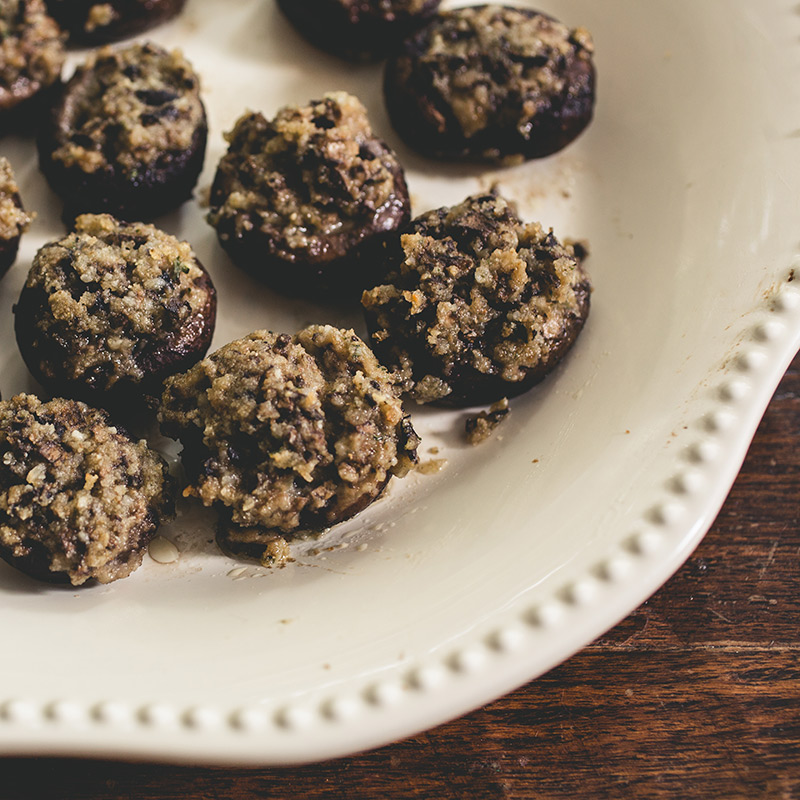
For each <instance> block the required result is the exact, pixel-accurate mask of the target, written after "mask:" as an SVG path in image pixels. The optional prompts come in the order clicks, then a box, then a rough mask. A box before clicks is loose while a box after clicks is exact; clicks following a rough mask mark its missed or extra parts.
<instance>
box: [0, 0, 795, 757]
mask: <svg viewBox="0 0 800 800" xmlns="http://www.w3.org/2000/svg"><path fill="white" fill-rule="evenodd" d="M540 6H541V8H542V10H545V11H547V12H549V13H551V14H554V15H555V16H557V17H560V18H562V19H564V20H565V21H566V22H568V23H570V24H574V25H577V24H580V25H584V26H586V27H588V28H589V29H590V30H592V32H593V33H594V36H595V39H596V45H597V65H598V72H599V103H598V109H597V116H596V119H595V121H594V123H593V124H592V126H591V128H590V129H589V131H588V132H587V133H586V134H585V135H584V136H583V137H581V138H580V140H579V141H578V142H576V143H575V144H574V145H573V146H571V147H569V148H568V149H567V150H566V151H565V152H563V153H561V154H559V155H557V156H555V157H552V158H550V159H547V160H544V161H541V162H538V163H528V164H524V165H522V166H520V167H517V168H513V169H503V170H489V171H486V170H481V169H477V168H461V167H455V166H447V165H442V164H437V163H435V162H431V161H426V160H423V159H421V158H419V157H417V156H415V155H414V154H412V153H411V152H409V151H408V150H407V149H406V148H404V147H403V146H402V145H401V144H400V142H399V141H398V140H397V138H396V137H395V135H394V134H393V132H392V130H391V128H390V126H389V124H388V121H387V118H386V116H385V113H384V110H383V106H382V101H381V94H380V70H379V68H377V67H367V66H364V67H362V66H358V67H357V66H348V65H346V64H343V63H341V62H339V61H336V60H335V59H333V58H330V57H327V56H325V55H324V54H321V53H319V52H317V51H315V50H314V49H313V48H312V47H311V46H309V45H307V44H306V43H305V42H304V41H303V40H302V39H301V38H299V37H298V36H297V35H296V34H295V33H294V32H293V31H292V29H291V28H290V27H289V26H288V25H287V23H286V22H285V21H284V20H283V19H282V18H281V17H280V15H279V14H278V12H277V11H276V9H275V7H274V4H273V3H272V2H270V0H230V2H225V3H222V2H219V0H191V1H190V2H189V4H188V7H187V10H186V12H185V14H184V15H183V16H182V17H181V18H180V19H179V20H178V21H175V22H173V23H171V24H169V25H167V26H165V27H163V28H160V29H158V30H156V31H154V32H153V33H152V34H151V36H152V38H153V39H154V40H156V41H159V42H162V43H165V44H167V45H179V46H181V47H183V48H184V49H185V51H186V52H187V54H188V55H189V57H190V58H191V59H192V61H193V62H194V63H195V65H196V67H197V68H198V70H199V72H200V73H201V75H202V77H203V82H204V86H205V97H206V100H207V103H208V107H209V111H210V122H211V137H210V148H209V153H208V158H207V163H206V170H205V172H204V174H203V177H202V179H201V182H200V186H199V188H198V193H197V194H198V196H201V195H202V193H203V189H207V187H208V185H209V184H210V181H211V178H212V176H213V172H214V168H215V165H216V162H217V160H218V158H219V156H220V155H221V153H222V152H223V147H224V144H223V139H222V132H223V131H224V130H227V129H230V127H231V126H232V123H233V121H234V119H235V118H236V117H237V116H238V115H239V114H240V113H241V112H242V111H243V110H244V109H245V108H253V109H259V110H263V111H265V112H267V113H268V114H271V113H273V112H274V111H275V110H276V109H277V108H278V107H279V106H280V105H282V104H285V103H289V102H304V101H306V100H308V99H310V98H311V97H316V96H319V95H320V93H321V92H323V91H326V90H332V89H339V88H344V89H348V90H350V91H352V92H354V93H356V94H358V95H359V96H360V97H361V98H362V99H363V100H364V102H365V103H366V104H367V106H368V108H369V110H370V113H371V116H372V119H373V121H374V125H375V127H376V129H377V130H378V131H379V133H380V134H382V135H383V136H384V137H385V138H386V139H387V140H388V141H389V142H390V143H391V144H392V145H393V146H395V147H396V148H397V150H398V152H399V154H400V157H401V160H402V161H403V162H404V163H405V164H406V165H407V168H408V177H409V184H410V187H411V191H412V196H413V202H414V210H415V212H417V213H418V212H421V211H423V210H426V209H428V208H430V207H433V206H435V205H439V204H442V203H454V202H457V201H459V200H461V199H463V197H465V196H466V195H467V194H468V193H470V192H473V191H475V190H477V189H479V188H480V187H484V188H485V187H487V186H489V185H491V184H492V183H494V182H498V183H499V185H500V187H501V189H502V191H503V192H505V193H506V194H507V195H509V196H511V197H513V198H514V199H516V200H517V201H518V202H519V205H520V208H521V211H522V213H523V215H524V216H525V217H528V218H538V219H540V220H542V221H543V222H545V223H546V224H552V225H553V226H554V227H555V228H556V232H557V233H558V234H559V235H561V236H570V237H576V238H585V239H587V240H588V241H589V242H590V245H591V253H592V254H591V257H590V260H589V262H588V268H589V270H590V272H591V275H592V278H593V281H594V284H595V293H594V295H593V300H592V313H591V316H590V319H589V322H588V325H587V327H586V329H585V331H584V333H583V334H582V336H581V338H580V340H579V342H578V344H577V346H576V347H575V349H574V351H573V352H572V354H571V355H570V356H569V358H568V359H567V361H566V362H565V363H564V364H563V365H562V367H561V368H560V369H559V370H558V371H557V372H556V374H554V375H552V376H551V377H550V378H549V379H548V380H547V381H546V382H545V383H544V384H543V385H541V386H540V387H538V388H536V389H534V390H533V391H532V392H530V393H529V394H527V395H526V396H524V397H521V398H519V399H517V400H515V401H513V403H512V413H511V416H510V418H509V420H508V421H507V422H505V423H504V425H503V426H502V427H501V429H500V430H499V432H498V435H497V436H496V438H495V439H493V440H492V441H490V442H488V443H486V444H483V445H481V446H480V447H479V448H474V449H471V448H469V447H468V446H466V445H464V444H463V443H462V441H461V438H460V429H461V425H462V422H463V414H462V413H461V412H443V411H432V410H427V409H424V410H420V409H414V410H413V418H414V422H415V424H416V426H417V428H418V430H419V431H420V433H421V434H422V436H423V439H424V444H423V449H422V452H423V454H425V456H426V457H430V456H429V453H428V450H429V448H431V447H434V446H435V447H438V448H439V449H440V452H439V453H438V454H437V455H436V456H435V457H436V458H444V459H446V460H447V464H446V466H445V468H444V469H443V470H442V471H441V472H440V473H438V474H435V475H428V476H425V475H415V476H413V477H411V478H410V479H408V480H406V481H404V482H397V481H396V482H395V483H394V484H393V485H392V487H391V490H390V491H389V492H388V494H387V496H386V497H385V498H384V499H382V500H380V501H379V502H378V503H376V504H375V505H374V506H373V507H372V508H370V509H369V510H368V511H367V512H366V513H364V514H363V515H361V516H360V517H359V518H357V519H355V520H352V521H351V522H350V523H347V524H345V525H344V526H340V527H339V528H336V529H334V530H333V531H331V532H330V534H329V535H328V536H327V537H326V538H324V539H322V540H320V541H317V542H301V543H299V544H298V545H297V546H296V547H295V556H296V558H297V561H296V562H295V563H294V564H292V565H290V566H289V567H287V568H285V569H282V570H275V571H268V570H264V569H260V568H254V567H246V568H244V569H242V567H241V565H239V564H237V563H236V562H234V561H231V560H230V559H227V558H225V557H223V556H222V555H220V554H219V553H217V552H216V551H215V549H214V547H213V546H211V545H210V544H209V543H208V540H209V539H210V538H211V525H212V519H211V517H210V516H209V515H207V514H206V513H205V512H203V511H202V510H199V509H196V508H184V509H183V510H182V514H181V516H180V517H179V519H178V521H177V522H176V523H175V524H174V525H173V526H171V527H170V528H168V529H167V530H166V531H165V535H167V536H168V537H170V538H172V539H173V540H175V541H176V542H177V543H178V545H179V546H180V548H181V551H182V552H181V556H180V558H179V560H178V561H177V562H176V563H174V564H171V565H161V564H158V563H156V562H154V561H152V560H150V559H145V564H144V565H143V567H142V568H141V569H140V570H139V571H138V572H137V573H136V574H134V575H133V576H132V577H131V578H130V579H128V580H125V581H121V582H119V583H118V584H116V585H111V586H108V587H94V588H89V589H82V590H79V591H78V590H63V589H62V590H58V589H53V588H47V587H44V586H41V585H38V584H35V583H33V582H32V581H29V580H28V579H27V578H25V577H23V576H20V575H18V574H17V573H15V572H14V571H13V570H12V569H11V568H8V567H6V566H5V565H3V566H2V567H0V630H2V660H0V687H1V688H0V753H2V754H13V753H27V754H44V753H53V754H55V753H57V754H72V755H94V756H98V755H100V756H123V757H141V758H152V759H161V760H174V761H182V762H204V763H208V762H212V763H241V764H277V763H292V762H303V761H310V760H315V759H322V758H326V757H331V756H337V755H342V754H346V753H350V752H353V751H356V750H358V749H362V748H368V747H373V746H377V745H380V744H382V743H385V742H389V741H391V740H393V739H396V738H398V737H403V736H407V735H409V734H413V733H415V732H417V731H420V730H422V729H424V728H426V727H429V726H432V725H435V724H437V723H440V722H443V721H444V720H447V719H449V718H452V717H453V716H456V715H459V714H462V713H464V712H466V711H468V710H469V709H472V708H474V707H476V706H480V705H482V704H484V703H486V702H488V701H490V700H492V699H493V698H496V697H497V696H499V695H501V694H503V693H505V692H508V691H509V690H511V689H513V688H514V687H516V686H518V685H520V684H522V683H524V682H525V681H528V680H530V679H531V678H534V677H535V676H537V675H539V674H541V673H542V672H544V671H545V670H547V669H549V668H550V667H552V666H553V665H555V664H557V663H558V662H559V661H561V660H562V659H564V658H566V657H568V656H569V655H570V654H572V653H574V652H575V651H576V650H578V649H579V648H580V647H582V646H583V645H585V644H587V643H588V642H589V641H591V640H592V639H593V638H594V637H595V636H597V635H598V634H600V633H601V632H602V631H604V630H606V629H607V628H609V627H610V626H612V625H613V624H614V623H615V622H617V621H618V620H619V619H620V618H622V617H623V616H624V615H626V614H627V613H628V612H629V611H631V610H632V609H633V608H635V607H636V606H637V605H638V604H639V603H641V602H642V601H643V600H644V599H645V598H646V597H647V596H648V595H650V594H651V593H652V592H653V591H655V590H656V589H657V588H658V586H659V585H660V584H661V583H662V582H663V581H664V580H666V578H667V577H668V576H669V575H670V574H671V573H672V572H673V571H674V570H675V569H676V568H677V567H678V566H679V565H680V564H681V563H682V562H683V561H684V559H685V558H686V557H687V556H688V554H689V553H690V552H691V550H692V549H693V548H694V547H695V546H696V544H697V543H698V541H699V540H700V538H701V537H702V536H703V534H704V533H705V531H706V530H707V529H708V527H709V526H710V524H711V522H712V520H713V518H714V516H715V514H716V513H717V510H718V509H719V506H720V505H721V503H722V501H723V499H724V497H725V495H726V494H727V492H728V489H729V487H730V485H731V483H732V482H733V479H734V477H735V475H736V473H737V471H738V468H739V465H740V463H741V460H742V458H743V456H744V453H745V451H746V448H747V446H748V443H749V441H750V439H751V437H752V435H753V433H754V431H755V428H756V425H757V423H758V421H759V419H760V417H761V414H762V413H763V410H764V408H765V407H766V404H767V402H768V401H769V398H770V396H771V394H772V392H773V390H774V388H775V386H776V385H777V382H778V380H779V378H780V376H781V375H782V373H783V371H784V370H785V368H786V366H787V364H788V362H789V361H790V359H791V357H792V356H793V354H794V353H795V351H796V349H797V348H798V345H800V278H799V279H798V280H796V281H794V282H792V278H793V277H794V276H795V272H793V270H798V272H797V274H798V275H800V262H798V260H797V249H798V243H799V242H800V233H799V232H798V224H797V221H798V219H800V208H798V196H799V195H798V187H799V186H800V157H798V146H799V145H798V136H800V81H798V80H797V78H798V75H799V74H800V72H799V71H798V67H799V66H800V64H799V63H798V62H799V61H800V48H799V47H798V44H797V42H798V40H800V16H799V15H798V10H797V4H796V1H795V0H772V1H771V2H766V1H765V2H762V3H758V4H756V3H752V2H750V0H704V2H702V3H698V2H695V0H663V2H655V1H654V2H648V3H642V2H639V0H605V2H603V3H597V2H595V0H570V2H563V1H562V0H542V2H541V4H540ZM0 149H1V150H2V151H3V152H4V153H6V154H7V155H8V156H9V157H10V158H11V160H12V162H13V164H14V166H15V168H16V170H17V171H18V175H19V177H20V179H21V185H22V190H23V193H24V197H25V199H26V201H27V204H28V206H29V207H30V208H33V209H36V210H37V211H38V212H39V218H38V220H37V222H36V224H35V225H34V227H33V229H32V231H31V232H30V233H29V234H28V235H27V237H26V238H25V240H24V246H23V248H22V252H21V256H20V259H19V261H18V263H17V264H16V266H15V267H14V268H13V270H12V271H11V272H10V273H9V275H8V276H7V277H6V278H4V279H3V281H2V282H1V283H0V304H1V305H0V307H2V308H4V309H6V311H5V313H4V314H3V316H2V323H1V325H2V328H1V329H0V336H1V337H2V343H3V347H2V355H0V359H1V361H0V366H1V367H2V369H1V370H0V388H1V389H2V392H3V395H4V396H6V397H8V396H10V395H11V394H13V393H16V392H18V391H22V390H31V389H35V388H36V387H35V385H34V384H33V383H32V382H31V380H30V378H29V377H28V376H27V374H26V372H25V369H24V367H23V365H22V363H21V361H20V358H19V356H18V355H17V352H16V346H15V344H14V339H13V334H12V322H11V314H10V308H11V305H12V303H13V302H14V300H15V299H16V297H17V295H18V292H19V289H20V287H21V285H22V282H23V279H24V274H25V272H26V269H27V265H28V264H29V263H30V259H31V257H32V255H33V253H34V251H35V249H36V248H37V247H39V246H40V245H41V244H42V243H43V242H44V241H45V240H47V239H49V238H52V237H54V236H57V235H59V233H60V229H59V225H58V223H57V218H58V217H57V214H58V205H57V203H55V202H54V199H53V197H52V195H51V194H50V192H49V190H48V189H47V188H46V186H45V184H44V182H43V180H42V178H41V177H40V175H39V174H38V172H37V168H36V164H35V159H34V156H33V148H32V146H31V144H30V143H28V142H22V141H18V140H14V139H8V138H6V139H3V140H2V141H0ZM203 213H204V212H203V210H202V209H201V207H200V206H199V204H198V203H196V202H193V203H188V204H186V205H185V206H184V207H183V208H182V209H181V210H180V211H179V212H176V213H175V214H173V215H170V216H169V217H166V218H164V219H162V220H160V224H161V225H162V226H163V227H164V228H166V229H167V230H169V231H171V232H175V233H177V234H179V235H181V236H183V237H185V238H187V239H188V240H190V241H191V242H192V243H193V244H194V246H195V248H196V250H197V251H198V253H199V255H200V257H201V258H202V260H203V261H204V262H205V263H206V265H208V266H209V268H210V271H211V272H212V275H213V277H214V280H215V282H216V284H217V286H218V289H219V299H220V324H219V326H218V330H217V334H216V337H215V346H218V345H221V344H222V343H224V342H226V341H228V340H230V339H232V338H234V337H236V336H239V335H242V334H246V333H248V332H249V331H250V330H252V329H255V328H260V327H265V326H266V327H271V328H273V329H277V330H285V331H293V330H295V329H296V328H297V327H298V326H300V325H302V324H304V323H306V322H309V321H321V322H334V323H340V324H355V325H356V326H357V327H358V328H359V329H360V328H361V324H360V321H359V318H358V315H357V314H355V313H350V314H345V313H342V312H341V311H338V310H336V309H332V308H320V307H315V306H313V305H310V304H308V305H306V304H302V303H288V302H287V301H285V300H283V299H282V298H280V297H279V296H277V295H275V294H273V293H271V292H270V291H268V290H267V289H264V288H262V287H260V286H258V285H256V284H255V283H254V282H252V281H251V280H249V279H248V278H246V277H245V276H243V275H242V274H241V273H239V272H238V271H237V270H236V269H234V268H233V267H232V266H231V265H230V263H229V262H228V260H227V259H226V258H225V256H224V255H223V254H222V252H221V250H220V249H219V247H218V246H217V244H216V241H215V236H214V234H213V231H212V230H211V229H210V228H209V227H208V226H207V225H206V224H205V222H204V221H203ZM161 444H162V445H164V446H165V447H166V452H168V454H171V455H172V456H173V457H174V454H175V449H174V448H173V449H171V450H170V449H169V444H168V443H166V442H162V443H161ZM315 550H318V551H319V552H315ZM533 724H535V722H534V723H533Z"/></svg>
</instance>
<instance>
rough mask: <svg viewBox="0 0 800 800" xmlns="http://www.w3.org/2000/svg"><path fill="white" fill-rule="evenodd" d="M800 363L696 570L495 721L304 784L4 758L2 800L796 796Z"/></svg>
mask: <svg viewBox="0 0 800 800" xmlns="http://www.w3.org/2000/svg"><path fill="white" fill-rule="evenodd" d="M799 501H800V357H798V358H796V359H795V361H794V363H793V364H792V366H791V367H790V369H789V371H788V373H787V374H786V376H785V377H784V379H783V381H782V383H781V385H780V387H779V388H778V391H777V392H776V394H775V397H774V398H773V400H772V403H771V404H770V407H769V409H768V410H767V413H766V415H765V417H764V419H763V421H762V423H761V426H760V427H759V430H758V433H757V434H756V437H755V440H754V442H753V445H752V447H751V448H750V452H749V454H748V456H747V459H746V461H745V463H744V466H743V467H742V471H741V474H740V475H739V477H738V479H737V481H736V484H735V485H734V487H733V489H732V491H731V494H730V497H729V498H728V500H727V502H726V503H725V506H724V507H723V509H722V511H721V513H720V515H719V518H718V519H717V521H716V522H715V523H714V526H713V527H712V529H711V531H710V532H709V534H708V536H707V537H706V538H705V540H704V541H703V542H702V543H701V545H700V546H699V547H698V549H697V551H696V552H695V553H694V555H692V557H691V558H690V559H689V561H688V562H687V563H686V564H685V565H684V566H683V567H682V568H681V570H680V571H679V572H678V573H677V574H676V575H675V576H674V577H673V578H672V579H671V580H670V581H669V582H668V583H667V584H666V586H664V588H662V589H661V591H659V592H658V593H657V594H656V595H655V596H654V597H653V598H651V599H650V600H649V601H648V602H647V603H645V604H644V605H643V606H642V607H641V608H639V609H637V610H636V611H634V612H633V614H631V615H630V616H629V617H628V618H627V619H626V620H624V621H623V622H622V623H620V624H619V625H618V626H617V627H616V628H614V629H613V630H612V631H610V632H609V633H607V634H606V635H605V636H603V637H601V638H600V639H598V640H597V641H596V642H594V643H592V644H591V645H589V646H588V647H587V648H586V649H585V650H583V651H582V652H581V653H578V654H577V655H576V656H574V657H573V658H571V659H570V660H569V661H567V662H566V663H565V664H562V665H561V666H559V667H557V668H556V669H554V670H552V671H551V672H549V673H548V674H547V675H545V676H543V677H541V678H539V679H538V680H536V681H533V682H531V683H529V684H528V685H527V686H524V687H523V688H522V689H519V690H518V691H516V692H514V693H513V694H511V695H508V696H507V697H504V698H503V699H501V700H498V701H497V702H495V703H492V704H491V705H489V706H487V707H486V708H484V709H482V710H480V711H477V712H475V713H472V714H469V715H468V716H466V717H464V718H463V719H459V720H456V721H455V722H451V723H450V724H448V725H444V726H442V727H440V728H437V729H435V730H433V731H430V732H428V733H424V734H421V735H419V736H415V737H414V738H412V739H408V740H407V741H403V742H399V743H397V744H395V745H392V746H390V747H385V748H383V749H381V750H378V751H375V752H370V753H366V754H363V755H359V756H355V757H353V758H345V759H340V760H338V761H334V762H330V763H325V764H318V765H313V766H308V767H303V768H292V769H268V770H231V769H195V768H175V767H170V766H152V765H131V764H122V763H103V762H82V761H73V760H55V759H52V760H51V759H46V760H42V759H6V760H2V759H0V800H39V798H47V799H48V800H50V799H51V798H52V800H101V798H102V800H112V799H113V798H135V800H170V799H171V798H187V799H192V798H198V799H199V798H203V799H204V800H205V799H206V798H240V799H241V800H245V798H247V799H248V800H249V799H250V798H297V799H298V800H301V799H302V800H313V799H314V798H344V799H346V800H350V799H351V798H352V799H354V800H355V799H356V798H364V800H367V799H369V800H381V799H382V798H425V800H429V799H430V800H439V799H440V798H442V799H451V798H452V799H455V798H459V799H460V798H469V799H470V800H473V799H474V800H483V798H487V800H488V799H489V798H531V799H533V798H535V799H536V800H555V799H556V798H559V799H560V798H570V800H574V799H575V798H591V800H595V798H605V797H614V798H618V797H619V798H622V797H625V798H627V797H637V798H638V797H646V798H667V797H668V798H679V799H680V800H688V798H703V800H709V798H720V799H722V798H724V800H738V798H742V799H744V798H746V799H747V800H754V799H755V798H769V799H770V800H771V799H772V798H775V799H776V800H778V799H779V800H788V799H789V798H800V663H798V651H800V631H798V623H799V622H800V577H798V575H799V573H800V502H799Z"/></svg>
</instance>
